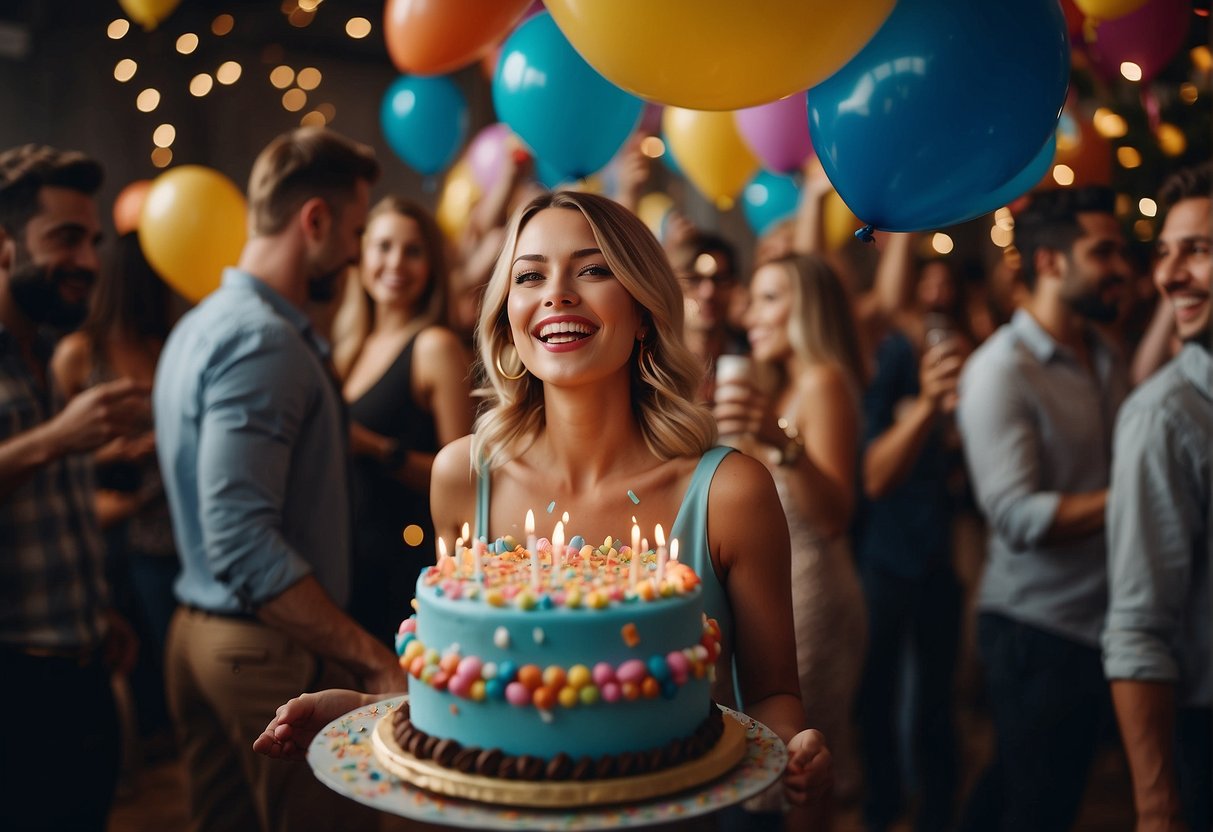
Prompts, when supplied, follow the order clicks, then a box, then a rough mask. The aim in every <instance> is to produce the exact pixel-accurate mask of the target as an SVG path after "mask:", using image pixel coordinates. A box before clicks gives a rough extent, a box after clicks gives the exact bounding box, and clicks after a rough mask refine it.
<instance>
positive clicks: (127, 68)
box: [114, 58, 139, 84]
mask: <svg viewBox="0 0 1213 832" xmlns="http://www.w3.org/2000/svg"><path fill="white" fill-rule="evenodd" d="M138 69H139V64H137V63H135V62H134V61H132V60H131V59H130V58H123V59H122V60H120V61H118V63H116V64H114V78H115V79H116V80H118V81H121V82H122V83H124V84H125V83H126V82H127V81H129V80H131V79H132V78H134V77H135V72H136V70H138Z"/></svg>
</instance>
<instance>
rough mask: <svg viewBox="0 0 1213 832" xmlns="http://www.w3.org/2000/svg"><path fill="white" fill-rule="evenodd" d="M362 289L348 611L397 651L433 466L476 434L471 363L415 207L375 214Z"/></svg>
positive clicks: (392, 204) (354, 365) (353, 394)
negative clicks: (395, 637) (451, 322)
mask: <svg viewBox="0 0 1213 832" xmlns="http://www.w3.org/2000/svg"><path fill="white" fill-rule="evenodd" d="M357 277H358V279H357V280H352V281H350V285H349V287H348V289H350V290H352V293H351V292H347V297H346V302H345V303H344V304H343V308H342V314H343V315H344V314H345V313H347V312H348V313H350V314H349V315H348V318H347V320H348V322H349V324H350V325H349V327H348V328H347V329H346V330H345V332H343V333H342V335H341V337H342V338H343V339H344V340H348V341H351V342H353V344H352V349H349V350H348V351H349V353H350V357H349V359H347V361H346V363H345V365H344V366H342V365H338V366H337V373H338V375H339V376H340V377H341V379H342V380H343V384H344V389H343V391H342V392H343V393H344V395H345V399H346V401H348V402H349V407H350V419H351V423H350V427H351V434H350V451H351V453H352V454H353V490H354V516H355V519H356V521H357V522H356V526H355V543H354V571H353V585H352V593H351V596H350V611H351V612H352V613H353V615H354V618H355V619H357V621H358V623H360V624H361V625H362V626H363V627H365V628H366V629H367V630H368V631H370V632H371V634H372V635H374V636H376V637H378V638H380V639H382V640H383V641H384V643H385V644H391V643H392V641H391V639H392V634H393V633H395V632H396V627H397V625H399V624H400V619H401V617H402V615H403V613H404V611H405V610H407V609H409V602H410V601H412V599H413V592H414V590H415V588H416V584H417V576H418V575H420V574H421V569H422V568H423V567H424V566H425V565H426V564H428V563H431V562H432V560H433V558H432V552H433V548H434V527H433V523H432V521H431V520H430V469H431V467H432V466H433V464H434V455H435V454H436V453H437V452H438V450H439V449H440V448H441V447H442V446H443V445H446V444H447V443H448V442H452V441H454V440H455V439H458V438H459V437H461V436H465V435H466V434H467V432H468V431H469V430H471V427H472V400H471V389H470V388H471V385H470V382H469V372H468V367H469V365H470V364H471V357H470V356H469V355H468V354H467V353H466V352H465V351H464V349H463V344H462V343H461V342H460V340H459V337H458V336H457V335H455V333H454V332H452V331H451V330H449V329H447V328H446V327H445V326H444V323H445V322H446V298H447V291H448V286H447V281H448V279H449V275H448V274H447V269H446V258H445V255H444V253H443V239H442V232H441V231H440V230H439V229H438V224H437V223H436V222H435V221H434V218H433V217H432V216H430V214H429V212H428V211H426V210H425V209H424V208H422V207H421V206H420V205H417V204H416V203H414V202H410V201H409V200H406V199H402V198H400V197H396V196H389V197H385V198H384V199H382V200H381V201H380V202H379V203H378V204H377V205H376V206H375V207H374V208H372V209H371V213H370V218H369V220H368V222H367V229H366V234H365V235H364V236H363V241H362V265H361V267H360V268H359V270H358V275H357ZM339 320H340V316H339ZM410 528H411V531H408V530H409V529H410Z"/></svg>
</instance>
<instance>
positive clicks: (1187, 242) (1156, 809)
mask: <svg viewBox="0 0 1213 832" xmlns="http://www.w3.org/2000/svg"><path fill="white" fill-rule="evenodd" d="M1211 173H1213V167H1211V166H1210V165H1209V164H1207V163H1206V164H1205V165H1203V166H1201V167H1199V168H1194V169H1190V170H1186V171H1182V172H1180V173H1178V174H1176V175H1175V176H1174V177H1172V178H1171V180H1170V181H1169V182H1168V183H1167V184H1166V186H1164V188H1163V192H1162V201H1163V203H1164V204H1166V205H1169V206H1170V209H1169V210H1168V212H1167V215H1166V219H1165V220H1164V221H1163V226H1162V231H1161V232H1160V233H1159V235H1158V243H1157V255H1158V260H1157V262H1156V264H1155V268H1154V282H1155V285H1157V287H1158V290H1159V292H1161V293H1162V296H1163V299H1164V302H1165V304H1166V306H1167V308H1168V309H1170V310H1172V313H1173V316H1174V317H1173V320H1174V327H1175V329H1176V331H1177V332H1178V334H1179V336H1180V338H1181V339H1182V340H1183V342H1184V346H1183V349H1182V351H1181V352H1180V353H1179V355H1178V356H1176V358H1174V359H1173V360H1172V361H1171V362H1170V363H1169V364H1167V365H1166V366H1165V367H1164V368H1163V369H1162V370H1160V371H1159V372H1158V373H1157V374H1156V375H1155V376H1153V377H1152V378H1151V379H1150V380H1149V381H1148V382H1147V383H1146V384H1144V385H1143V386H1142V387H1140V388H1139V389H1138V390H1137V391H1136V392H1134V394H1133V395H1132V396H1131V397H1129V400H1128V401H1127V402H1125V406H1124V407H1123V408H1121V412H1120V418H1119V420H1118V421H1117V424H1116V446H1115V454H1114V456H1113V459H1114V465H1113V468H1112V487H1111V494H1110V496H1109V498H1108V514H1107V517H1108V580H1109V584H1110V601H1109V606H1108V620H1107V625H1106V627H1105V629H1104V633H1103V647H1104V670H1105V672H1106V673H1107V676H1108V679H1109V680H1111V685H1112V701H1113V703H1114V705H1115V707H1116V716H1117V718H1118V720H1119V722H1120V733H1121V736H1122V737H1123V739H1124V743H1125V750H1126V751H1127V753H1128V758H1129V769H1130V771H1131V772H1132V775H1133V792H1134V803H1135V804H1136V807H1137V818H1138V820H1137V829H1138V830H1139V832H1144V831H1145V830H1154V829H1158V830H1167V829H1175V828H1178V824H1179V822H1180V821H1181V820H1184V821H1186V822H1187V826H1188V829H1190V830H1192V832H1196V830H1204V829H1209V828H1210V825H1211V824H1213V816H1211V810H1210V788H1209V784H1210V783H1211V782H1213V748H1211V733H1210V731H1211V730H1213V722H1211V720H1210V707H1211V706H1213V652H1211V649H1213V648H1211V645H1210V641H1211V638H1213V618H1211V614H1210V588H1209V554H1210V553H1209V498H1210V497H1209V481H1210V473H1209V472H1210V463H1211V454H1210V450H1211V449H1213V360H1210V357H1209V339H1210V327H1209V321H1210V291H1213V255H1211V249H1210V246H1213V237H1211V232H1213V211H1211V210H1210V193H1211V192H1213V182H1211V181H1210V180H1211Z"/></svg>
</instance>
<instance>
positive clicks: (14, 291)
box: [8, 263, 97, 330]
mask: <svg viewBox="0 0 1213 832" xmlns="http://www.w3.org/2000/svg"><path fill="white" fill-rule="evenodd" d="M73 279H74V280H82V281H85V282H87V283H88V285H89V286H90V287H91V286H92V285H93V283H94V282H95V281H96V279H97V275H96V273H95V272H93V271H91V270H89V269H74V268H68V267H64V266H51V267H46V266H38V265H36V264H33V263H29V264H27V265H24V266H21V267H20V268H17V269H14V270H13V271H12V272H10V273H9V278H8V288H9V293H10V294H11V295H12V298H13V303H15V304H16V305H17V308H18V309H20V310H21V312H22V314H24V315H25V317H27V318H29V319H30V320H31V321H33V322H34V323H35V324H41V325H45V326H50V327H54V328H56V329H65V330H67V329H75V328H76V327H78V326H80V324H82V323H84V318H85V316H86V315H87V314H88V300H87V298H86V299H85V300H84V301H82V302H80V303H71V302H69V301H66V300H64V299H63V296H62V295H61V294H60V293H59V285H60V284H61V283H64V282H66V281H68V280H73Z"/></svg>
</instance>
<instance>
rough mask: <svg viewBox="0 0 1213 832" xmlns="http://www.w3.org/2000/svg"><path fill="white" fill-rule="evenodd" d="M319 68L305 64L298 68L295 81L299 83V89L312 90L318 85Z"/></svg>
mask: <svg viewBox="0 0 1213 832" xmlns="http://www.w3.org/2000/svg"><path fill="white" fill-rule="evenodd" d="M320 80H321V75H320V70H318V69H316V67H314V66H305V67H304V68H303V69H301V70H299V74H298V75H296V76H295V83H296V84H298V85H299V89H301V90H314V89H316V87H318V86H320Z"/></svg>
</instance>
